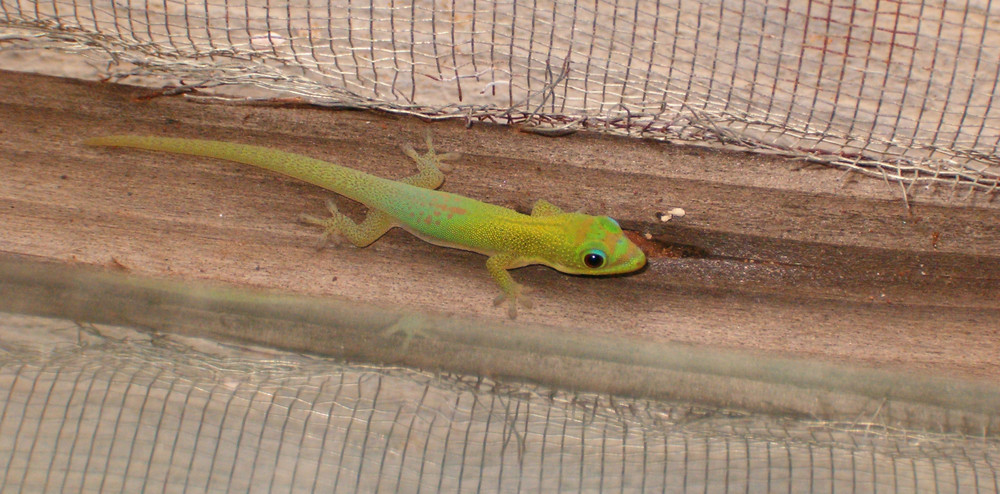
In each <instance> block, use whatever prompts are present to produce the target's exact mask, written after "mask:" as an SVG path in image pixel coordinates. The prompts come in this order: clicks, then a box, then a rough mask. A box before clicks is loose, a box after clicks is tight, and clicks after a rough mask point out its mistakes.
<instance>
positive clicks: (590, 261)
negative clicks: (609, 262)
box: [583, 249, 606, 269]
mask: <svg viewBox="0 0 1000 494" xmlns="http://www.w3.org/2000/svg"><path fill="white" fill-rule="evenodd" d="M605 260H606V258H605V256H604V253H603V252H601V251H599V250H596V249H595V250H588V251H587V253H586V254H584V255H583V264H585V265H586V266H587V267H588V268H591V269H597V268H599V267H601V266H604V261H605Z"/></svg>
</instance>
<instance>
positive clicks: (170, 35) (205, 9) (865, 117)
mask: <svg viewBox="0 0 1000 494" xmlns="http://www.w3.org/2000/svg"><path fill="white" fill-rule="evenodd" d="M998 22H1000V17H998V16H997V12H996V8H995V7H994V6H993V5H992V4H990V3H986V4H980V3H976V2H942V3H936V4H930V3H928V2H918V1H912V2H910V1H900V2H878V3H874V4H871V3H864V2H862V3H853V4H852V3H849V2H824V1H819V2H795V1H791V0H771V1H766V0H763V1H762V0H742V1H740V0H733V1H722V2H699V1H693V2H692V1H683V2H681V1H679V0H677V1H664V2H638V1H613V2H611V1H605V0H595V1H586V2H569V1H555V2H543V3H538V2H534V3H526V2H511V1H501V2H481V1H475V0H468V1H464V2H450V3H445V4H440V3H434V2H425V1H417V2H396V1H392V0H385V1H374V2H373V1H347V2H331V3H327V2H321V1H312V0H302V1H294V2H280V3H269V2H267V1H266V0H261V1H252V2H240V1H218V0H207V1H178V2H173V1H170V2H144V1H130V2H127V3H120V2H104V1H100V0H96V1H93V2H87V1H83V0H56V1H52V2H38V3H33V2H28V1H24V0H0V28H5V29H6V30H8V31H9V32H10V33H26V34H23V36H20V37H19V36H18V35H17V34H14V35H8V38H7V39H8V40H17V41H22V42H29V41H33V42H34V43H36V44H37V43H41V44H45V45H46V46H49V47H57V48H61V49H64V50H70V51H84V52H89V53H90V54H91V55H94V56H97V57H99V59H100V60H102V61H108V60H110V62H111V63H110V64H108V65H105V66H102V67H101V69H102V70H101V73H102V74H104V75H106V76H107V77H110V78H111V79H113V80H121V79H125V78H129V77H134V76H146V75H162V76H166V77H167V78H169V79H170V80H172V81H180V82H181V83H182V84H183V85H185V87H184V89H185V90H186V89H191V88H203V87H212V86H219V85H233V84H242V85H252V86H254V87H258V88H266V89H268V90H275V91H278V92H280V93H281V94H285V95H288V94H292V95H298V96H300V97H301V98H303V99H305V100H307V101H310V102H315V103H320V104H328V105H338V106H339V105H348V106H352V107H362V108H380V109H386V110H391V111H397V112H407V113H415V114H420V115H424V116H430V117H459V118H466V119H470V120H485V121H492V122H501V123H521V124H524V125H525V127H526V128H528V127H530V128H533V129H536V130H538V131H557V132H558V131H563V130H574V129H581V128H587V129H593V130H599V131H604V132H610V133H615V134H624V135H630V136H636V137H645V138H654V139H680V140H684V141H687V142H698V143H705V144H719V143H721V144H723V145H727V146H735V147H736V148H742V149H753V150H758V151H761V152H769V153H778V154H783V155H788V156H795V157H799V158H802V159H807V160H811V161H817V162H821V163H827V164H833V165H836V166H840V167H843V168H845V169H848V170H854V171H858V172H862V173H866V174H870V175H875V176H879V177H882V178H884V179H887V180H898V181H901V183H904V184H908V185H912V184H915V183H923V184H926V185H943V186H949V187H958V188H960V189H961V190H969V191H971V190H985V191H990V192H995V191H996V188H997V183H998V178H1000V164H998V160H997V145H998V142H1000V141H998V140H1000V110H998V107H997V106H995V105H994V100H995V99H996V98H997V97H998V96H1000V89H998V80H1000V30H998ZM29 44H30V43H29ZM272 94H273V93H272Z"/></svg>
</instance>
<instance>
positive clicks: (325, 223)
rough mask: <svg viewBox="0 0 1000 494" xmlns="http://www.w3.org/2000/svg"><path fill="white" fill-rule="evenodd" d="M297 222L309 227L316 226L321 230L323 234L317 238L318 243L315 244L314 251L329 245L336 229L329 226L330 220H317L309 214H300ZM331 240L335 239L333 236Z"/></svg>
mask: <svg viewBox="0 0 1000 494" xmlns="http://www.w3.org/2000/svg"><path fill="white" fill-rule="evenodd" d="M299 221H301V222H302V223H306V224H309V225H316V226H320V227H322V228H323V233H322V234H321V235H320V236H319V241H317V242H316V250H322V249H323V248H324V247H326V246H327V245H329V244H330V237H331V234H332V233H334V232H336V231H337V229H336V228H334V227H333V225H331V222H332V220H331V219H329V218H327V219H324V218H317V217H315V216H313V215H310V214H300V215H299ZM333 238H337V237H336V236H333Z"/></svg>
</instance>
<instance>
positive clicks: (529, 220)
mask: <svg viewBox="0 0 1000 494" xmlns="http://www.w3.org/2000/svg"><path fill="white" fill-rule="evenodd" d="M85 143H86V144H88V145H91V146H116V147H130V148H138V149H148V150H154V151H166V152H171V153H180V154H189V155H196V156H207V157H212V158H219V159H224V160H230V161H236V162H240V163H246V164H249V165H254V166H258V167H261V168H265V169H268V170H272V171H275V172H278V173H282V174H285V175H288V176H291V177H294V178H297V179H300V180H304V181H306V182H309V183H311V184H315V185H318V186H320V187H323V188H325V189H328V190H331V191H333V192H336V193H338V194H341V195H343V196H346V197H348V198H350V199H353V200H355V201H358V202H361V203H363V204H365V205H366V206H368V208H369V213H368V216H367V217H366V218H365V219H364V221H362V222H361V223H355V222H354V221H353V220H351V219H350V218H348V217H347V216H345V215H343V214H342V213H340V212H339V211H337V209H336V206H335V205H333V203H332V202H331V203H329V204H328V206H329V208H330V212H331V213H332V217H331V218H329V219H323V220H321V219H318V218H313V217H308V216H307V217H304V219H305V220H307V221H309V222H310V223H315V224H319V225H321V226H323V227H325V228H326V233H324V235H328V234H330V233H331V232H338V233H340V234H342V235H344V236H346V237H347V238H348V240H350V241H351V242H352V243H353V244H354V245H357V246H358V247H364V246H366V245H368V244H370V243H372V242H374V241H375V240H376V239H378V238H379V237H381V236H382V235H383V234H385V232H387V231H388V230H389V229H391V228H393V227H397V226H398V227H402V228H404V229H406V230H407V231H409V232H411V233H413V234H414V235H416V236H418V237H420V238H421V239H424V240H426V241H428V242H431V243H433V244H436V245H442V246H445V247H453V248H457V249H464V250H470V251H473V252H478V253H480V254H484V255H487V256H489V259H488V260H487V262H486V267H487V269H488V270H489V272H490V274H491V275H492V276H493V278H494V279H495V280H496V282H497V284H498V285H500V288H501V290H502V291H503V294H502V295H501V296H500V297H498V298H497V300H496V303H497V304H499V303H501V302H503V301H504V300H505V299H507V300H508V302H509V313H510V316H511V317H514V316H515V315H516V311H517V304H518V301H520V302H521V303H522V305H529V304H528V300H527V299H526V298H525V297H524V296H523V292H524V291H525V290H524V288H523V287H522V286H521V285H519V284H518V283H516V282H515V281H514V280H513V278H511V276H510V274H509V273H508V272H507V270H508V269H513V268H519V267H521V266H526V265H529V264H544V265H547V266H550V267H552V268H554V269H557V270H559V271H562V272H565V273H571V274H590V275H603V274H617V273H626V272H630V271H634V270H637V269H639V268H641V267H642V266H643V265H645V263H646V257H645V255H643V253H642V251H641V250H640V249H639V248H638V247H637V246H636V245H635V244H633V243H632V242H631V241H629V240H628V239H627V238H626V237H625V236H624V235H623V234H622V231H621V228H620V227H619V226H618V224H617V223H616V222H615V221H614V220H612V219H611V218H608V217H607V216H590V215H585V214H581V213H565V212H563V211H561V210H560V209H559V208H557V207H556V206H553V205H552V204H549V203H548V202H545V201H538V202H536V203H535V206H534V208H533V209H532V212H531V215H525V214H521V213H518V212H517V211H514V210H511V209H508V208H504V207H500V206H496V205H493V204H487V203H484V202H480V201H477V200H475V199H470V198H468V197H463V196H460V195H457V194H451V193H448V192H443V191H439V190H434V189H436V188H438V187H440V186H441V184H442V183H443V182H444V174H443V173H441V171H440V169H439V166H440V165H441V160H442V159H447V158H450V157H451V156H449V155H437V154H436V153H435V152H434V149H433V147H432V146H431V142H430V139H429V138H428V139H427V146H428V148H429V149H428V152H427V153H426V154H424V155H418V154H417V153H416V152H415V151H413V149H412V148H407V149H405V152H406V154H407V155H409V156H410V157H411V158H413V159H414V161H416V163H417V166H418V167H419V169H420V173H418V174H417V175H414V176H412V177H407V178H405V179H403V180H400V181H394V180H388V179H384V178H381V177H376V176H374V175H370V174H367V173H364V172H361V171H358V170H354V169H351V168H346V167H342V166H339V165H335V164H333V163H328V162H325V161H321V160H317V159H313V158H309V157H306V156H302V155H298V154H292V153H286V152H283V151H278V150H274V149H268V148H264V147H260V146H251V145H244V144H235V143H227V142H219V141H207V140H200V139H182V138H167V137H145V136H110V137H99V138H94V139H88V140H87V141H85Z"/></svg>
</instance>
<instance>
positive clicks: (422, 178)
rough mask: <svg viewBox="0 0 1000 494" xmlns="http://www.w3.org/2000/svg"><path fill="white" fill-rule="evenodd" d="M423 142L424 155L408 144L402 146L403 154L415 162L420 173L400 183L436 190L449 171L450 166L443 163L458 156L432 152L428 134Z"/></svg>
mask: <svg viewBox="0 0 1000 494" xmlns="http://www.w3.org/2000/svg"><path fill="white" fill-rule="evenodd" d="M424 141H425V142H426V143H427V152H426V153H424V154H419V153H417V151H416V150H415V149H413V146H410V145H409V144H407V145H404V146H403V153H405V154H406V155H407V156H409V157H410V159H412V160H413V161H414V162H416V164H417V169H419V170H420V173H418V174H416V175H413V176H411V177H406V178H404V179H402V180H400V182H403V183H405V184H410V185H413V186H416V187H422V188H425V189H436V188H438V187H440V186H441V184H443V183H444V174H445V172H449V171H451V166H450V165H448V164H446V163H444V162H445V161H447V160H453V159H456V158H458V157H459V156H460V155H459V154H458V153H444V154H437V152H436V151H434V144H433V143H432V142H431V135H430V133H428V134H427V137H426V138H425V140H424Z"/></svg>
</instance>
